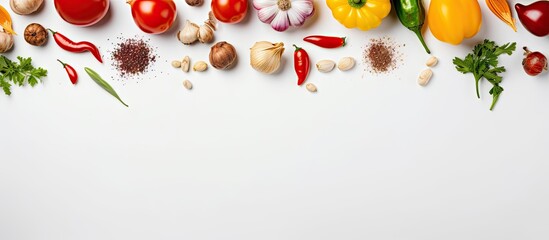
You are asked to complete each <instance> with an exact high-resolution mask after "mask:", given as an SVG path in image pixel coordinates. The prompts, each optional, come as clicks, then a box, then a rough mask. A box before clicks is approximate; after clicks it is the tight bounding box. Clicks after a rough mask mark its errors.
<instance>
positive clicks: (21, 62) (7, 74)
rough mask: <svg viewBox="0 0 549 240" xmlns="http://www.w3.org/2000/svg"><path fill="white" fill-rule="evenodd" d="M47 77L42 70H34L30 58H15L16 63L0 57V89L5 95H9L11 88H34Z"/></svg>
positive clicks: (45, 72)
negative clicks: (29, 86)
mask: <svg viewBox="0 0 549 240" xmlns="http://www.w3.org/2000/svg"><path fill="white" fill-rule="evenodd" d="M47 75H48V71H46V70H45V69H43V68H35V67H34V66H33V65H32V59H31V58H23V57H17V62H15V61H11V60H10V59H8V58H7V57H5V56H3V55H2V56H0V87H1V88H2V90H3V91H4V93H5V94H6V95H10V94H11V86H12V85H17V86H24V85H25V84H29V85H31V86H35V85H36V84H38V82H40V81H41V79H42V78H44V77H46V76H47Z"/></svg>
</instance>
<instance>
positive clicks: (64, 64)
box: [57, 59, 67, 67]
mask: <svg viewBox="0 0 549 240" xmlns="http://www.w3.org/2000/svg"><path fill="white" fill-rule="evenodd" d="M57 61H58V62H60V63H61V64H63V67H65V66H67V64H66V63H64V62H62V61H61V60H59V59H57Z"/></svg>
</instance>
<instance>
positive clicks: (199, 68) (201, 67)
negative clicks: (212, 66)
mask: <svg viewBox="0 0 549 240" xmlns="http://www.w3.org/2000/svg"><path fill="white" fill-rule="evenodd" d="M207 69H208V64H207V63H206V62H204V61H198V62H196V63H195V64H194V66H193V70H194V71H195V72H204V71H206V70H207Z"/></svg>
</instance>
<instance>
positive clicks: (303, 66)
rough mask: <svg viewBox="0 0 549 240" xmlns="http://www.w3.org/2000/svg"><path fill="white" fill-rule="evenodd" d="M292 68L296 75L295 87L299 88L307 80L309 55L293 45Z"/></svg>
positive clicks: (309, 65)
mask: <svg viewBox="0 0 549 240" xmlns="http://www.w3.org/2000/svg"><path fill="white" fill-rule="evenodd" d="M294 47H295V52H294V68H295V72H296V73H297V78H298V79H297V85H299V86H301V84H303V83H304V82H305V80H307V76H308V75H309V69H310V67H311V63H310V62H309V54H307V52H306V51H305V50H303V48H300V47H298V46H296V45H295V44H294Z"/></svg>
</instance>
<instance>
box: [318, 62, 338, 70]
mask: <svg viewBox="0 0 549 240" xmlns="http://www.w3.org/2000/svg"><path fill="white" fill-rule="evenodd" d="M335 66H336V63H335V62H334V61H332V60H320V61H318V62H317V63H316V68H317V69H318V71H319V72H321V73H328V72H331V71H332V70H334V68H335Z"/></svg>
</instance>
